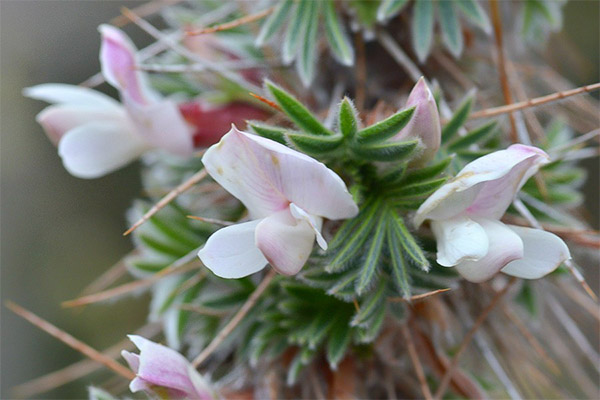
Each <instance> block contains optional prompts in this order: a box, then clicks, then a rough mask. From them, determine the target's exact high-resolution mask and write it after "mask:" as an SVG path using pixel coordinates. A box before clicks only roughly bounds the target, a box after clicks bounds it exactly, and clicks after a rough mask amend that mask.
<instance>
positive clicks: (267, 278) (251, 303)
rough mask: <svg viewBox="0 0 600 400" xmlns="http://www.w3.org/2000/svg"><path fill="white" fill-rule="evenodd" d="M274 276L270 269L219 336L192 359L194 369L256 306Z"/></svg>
mask: <svg viewBox="0 0 600 400" xmlns="http://www.w3.org/2000/svg"><path fill="white" fill-rule="evenodd" d="M276 275H277V272H275V270H274V269H271V270H269V272H267V274H266V275H265V277H264V278H263V280H262V282H261V283H260V284H259V285H258V287H257V288H256V289H255V290H254V292H252V294H251V295H250V297H248V300H246V302H245V303H244V304H243V305H242V307H240V309H239V310H238V312H237V313H236V314H235V315H234V316H233V318H231V320H230V321H229V322H228V323H227V325H225V326H224V327H223V329H221V331H220V332H219V334H218V335H217V336H215V338H214V339H213V340H212V342H210V343H209V345H208V346H206V348H205V349H204V350H202V352H201V353H200V354H198V356H197V357H196V358H195V359H194V361H193V362H192V365H193V366H194V367H196V368H198V366H199V365H200V364H202V362H203V361H204V360H206V359H207V358H208V357H209V356H210V355H211V354H212V353H213V351H215V350H216V349H217V347H219V345H220V344H221V343H223V340H225V338H226V337H227V336H229V334H230V333H231V332H232V331H233V330H234V329H235V327H236V326H237V325H238V324H239V323H240V322H241V321H242V319H243V318H244V317H245V316H246V314H248V311H250V309H251V308H252V307H253V306H254V304H256V301H257V300H258V298H259V297H260V296H261V295H262V294H263V292H264V291H265V290H266V289H267V287H269V284H270V283H271V281H272V280H273V278H275V276H276Z"/></svg>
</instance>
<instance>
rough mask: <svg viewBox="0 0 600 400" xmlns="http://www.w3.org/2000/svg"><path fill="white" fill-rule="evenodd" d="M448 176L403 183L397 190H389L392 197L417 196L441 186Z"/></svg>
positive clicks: (426, 193) (425, 194) (427, 193)
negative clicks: (408, 183)
mask: <svg viewBox="0 0 600 400" xmlns="http://www.w3.org/2000/svg"><path fill="white" fill-rule="evenodd" d="M447 179H448V178H445V177H444V178H437V179H432V180H427V181H420V182H415V183H411V184H410V185H405V186H403V187H401V188H399V189H397V190H392V191H390V196H393V197H418V196H427V195H429V194H431V193H433V192H434V191H435V190H437V189H438V188H439V187H440V186H442V185H443V184H444V183H445V182H446V180H447Z"/></svg>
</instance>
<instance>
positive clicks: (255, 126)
mask: <svg viewBox="0 0 600 400" xmlns="http://www.w3.org/2000/svg"><path fill="white" fill-rule="evenodd" d="M248 125H249V126H250V128H252V130H253V131H254V132H256V134H257V135H259V136H262V137H265V138H267V139H271V140H274V141H276V142H279V143H281V144H285V145H287V141H286V140H285V136H286V134H287V133H288V132H289V130H287V129H283V128H279V127H277V126H272V125H267V124H261V123H259V122H254V121H253V122H251V123H249V124H248Z"/></svg>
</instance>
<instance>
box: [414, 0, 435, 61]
mask: <svg viewBox="0 0 600 400" xmlns="http://www.w3.org/2000/svg"><path fill="white" fill-rule="evenodd" d="M413 12H414V14H413V19H412V41H413V48H414V49H415V52H416V53H417V57H418V59H419V62H421V63H422V62H424V61H425V59H427V56H428V55H429V51H430V50H431V43H432V39H433V1H431V0H415V6H414V10H413Z"/></svg>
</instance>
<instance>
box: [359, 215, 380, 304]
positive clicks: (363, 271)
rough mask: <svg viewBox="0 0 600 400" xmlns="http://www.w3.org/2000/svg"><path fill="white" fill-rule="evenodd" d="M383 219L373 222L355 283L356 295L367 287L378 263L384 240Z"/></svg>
mask: <svg viewBox="0 0 600 400" xmlns="http://www.w3.org/2000/svg"><path fill="white" fill-rule="evenodd" d="M384 221H385V220H381V219H379V220H378V221H377V222H376V223H375V232H374V233H373V234H372V236H373V238H372V239H371V243H370V244H369V246H368V250H367V252H366V254H365V260H364V262H363V263H362V266H361V267H360V275H359V277H358V281H357V283H356V293H357V294H358V295H361V294H363V292H364V291H365V289H367V288H368V287H369V285H370V284H371V281H372V280H373V277H374V276H375V271H376V270H377V267H378V265H379V259H380V258H381V253H382V251H381V250H382V249H383V242H384V240H385V222H384Z"/></svg>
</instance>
